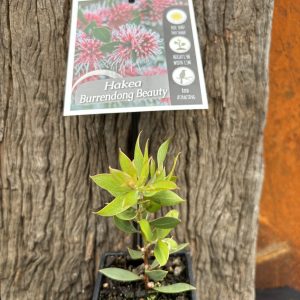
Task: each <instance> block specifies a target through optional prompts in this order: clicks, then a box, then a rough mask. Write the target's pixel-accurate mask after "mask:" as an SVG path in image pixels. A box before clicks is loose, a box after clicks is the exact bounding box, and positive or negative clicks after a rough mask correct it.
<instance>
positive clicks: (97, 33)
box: [93, 27, 111, 43]
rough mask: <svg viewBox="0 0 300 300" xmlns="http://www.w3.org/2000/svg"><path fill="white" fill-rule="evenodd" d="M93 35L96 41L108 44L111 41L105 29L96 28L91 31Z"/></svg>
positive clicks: (109, 34) (107, 29) (108, 31)
mask: <svg viewBox="0 0 300 300" xmlns="http://www.w3.org/2000/svg"><path fill="white" fill-rule="evenodd" d="M93 35H94V37H95V38H96V39H97V40H100V41H102V42H104V43H109V42H110V40H111V32H110V30H109V28H107V27H98V28H94V29H93Z"/></svg>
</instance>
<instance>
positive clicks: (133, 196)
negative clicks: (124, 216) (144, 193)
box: [96, 191, 138, 217]
mask: <svg viewBox="0 0 300 300" xmlns="http://www.w3.org/2000/svg"><path fill="white" fill-rule="evenodd" d="M137 202H138V192H137V191H132V192H129V193H127V194H126V195H121V196H118V197H116V198H115V199H114V200H113V201H112V202H110V203H109V204H107V205H106V206H105V207H104V208H102V209H101V210H99V211H98V212H96V214H97V215H100V216H103V217H112V216H115V215H118V214H120V213H122V212H123V211H125V210H127V209H128V208H129V207H131V206H133V205H135V204H136V203H137Z"/></svg>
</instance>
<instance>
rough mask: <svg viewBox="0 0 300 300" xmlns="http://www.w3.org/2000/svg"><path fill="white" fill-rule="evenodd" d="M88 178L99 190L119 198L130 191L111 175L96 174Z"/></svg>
mask: <svg viewBox="0 0 300 300" xmlns="http://www.w3.org/2000/svg"><path fill="white" fill-rule="evenodd" d="M90 178H91V179H92V180H93V181H94V182H95V183H96V184H97V185H98V186H100V187H101V188H103V189H104V190H107V191H108V192H109V193H110V194H112V195H113V196H115V197H116V196H119V195H122V194H125V193H128V192H129V191H131V189H130V188H129V187H128V186H127V185H126V186H122V185H121V184H120V182H119V181H118V180H116V178H114V177H113V175H112V174H98V175H95V176H90Z"/></svg>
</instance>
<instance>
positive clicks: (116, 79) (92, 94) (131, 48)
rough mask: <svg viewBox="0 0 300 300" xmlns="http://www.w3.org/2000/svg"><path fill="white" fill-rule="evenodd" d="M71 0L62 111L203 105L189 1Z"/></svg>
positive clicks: (197, 51)
mask: <svg viewBox="0 0 300 300" xmlns="http://www.w3.org/2000/svg"><path fill="white" fill-rule="evenodd" d="M131 2H132V1H130V2H129V0H73V9H72V24H71V38H70V45H69V60H68V70H67V82H66V93H65V108H64V115H65V116H69V115H85V114H103V113H120V112H134V111H160V110H186V109H207V108H208V104H207V96H206V88H205V82H204V75H203V67H202V62H201V56H200V49H199V41H198V35H197V28H196V22H195V15H194V8H193V2H192V0H135V1H134V2H133V3H131Z"/></svg>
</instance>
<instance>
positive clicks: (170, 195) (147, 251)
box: [91, 137, 195, 299]
mask: <svg viewBox="0 0 300 300" xmlns="http://www.w3.org/2000/svg"><path fill="white" fill-rule="evenodd" d="M139 139H140V138H139V137H138V139H137V142H136V145H135V150H134V159H133V160H131V159H130V158H129V157H128V156H127V155H126V154H124V153H123V152H122V150H120V151H119V163H120V167H121V168H120V170H118V169H113V168H109V173H105V174H98V175H95V176H91V179H92V180H93V181H94V182H95V183H96V184H97V185H98V186H99V187H101V188H103V189H105V190H106V191H108V192H109V193H110V194H111V195H112V196H113V197H114V199H113V200H112V201H111V202H110V203H108V204H107V205H105V206H104V207H103V208H102V209H100V210H99V211H97V212H96V214H97V215H100V216H102V217H111V218H113V220H114V223H115V225H116V227H117V228H118V229H120V230H121V231H123V232H125V233H126V234H134V233H138V232H139V233H140V234H141V236H142V240H143V245H142V246H141V247H138V248H137V249H130V248H128V253H129V255H130V257H131V259H133V260H143V265H142V268H141V269H142V271H141V273H140V274H137V273H134V272H132V271H129V270H125V269H121V268H104V269H102V270H100V272H101V273H102V274H104V275H105V276H106V277H108V278H110V279H112V280H116V281H122V282H130V281H140V280H143V281H144V285H145V290H147V293H148V294H149V298H148V299H155V298H153V297H155V294H157V293H166V294H177V293H182V292H187V291H191V290H194V289H195V287H193V286H192V285H190V284H188V283H175V284H170V285H165V284H164V283H163V281H164V279H165V277H166V276H167V274H168V271H167V270H165V269H163V267H164V266H165V265H166V264H167V262H168V260H169V256H170V254H174V253H176V252H179V251H181V250H183V249H185V248H186V247H187V246H188V244H187V243H184V244H178V243H177V242H176V241H175V239H174V238H173V236H172V235H171V232H172V230H173V229H174V228H175V227H176V226H177V225H178V224H179V223H180V219H179V211H178V210H176V209H172V207H173V206H176V205H179V204H182V203H183V202H184V201H185V200H184V199H182V198H181V197H180V196H179V195H178V194H177V193H176V191H177V189H178V186H177V184H176V180H177V177H176V176H175V175H174V171H175V167H176V164H177V161H178V158H179V154H178V155H177V156H176V157H175V158H174V162H173V166H172V168H171V170H170V171H169V172H167V171H166V168H165V165H164V163H165V159H166V155H167V153H168V149H169V143H170V141H169V140H167V141H165V142H164V143H163V144H162V145H161V146H160V147H159V149H158V152H157V157H156V161H155V159H154V158H153V157H149V150H148V148H149V147H148V141H147V142H146V145H145V148H144V151H142V150H141V147H140V142H139ZM163 207H169V208H170V210H169V212H168V213H167V214H165V215H164V216H162V217H156V216H157V213H158V212H159V211H161V209H162V208H163ZM151 297H152V298H151Z"/></svg>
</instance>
